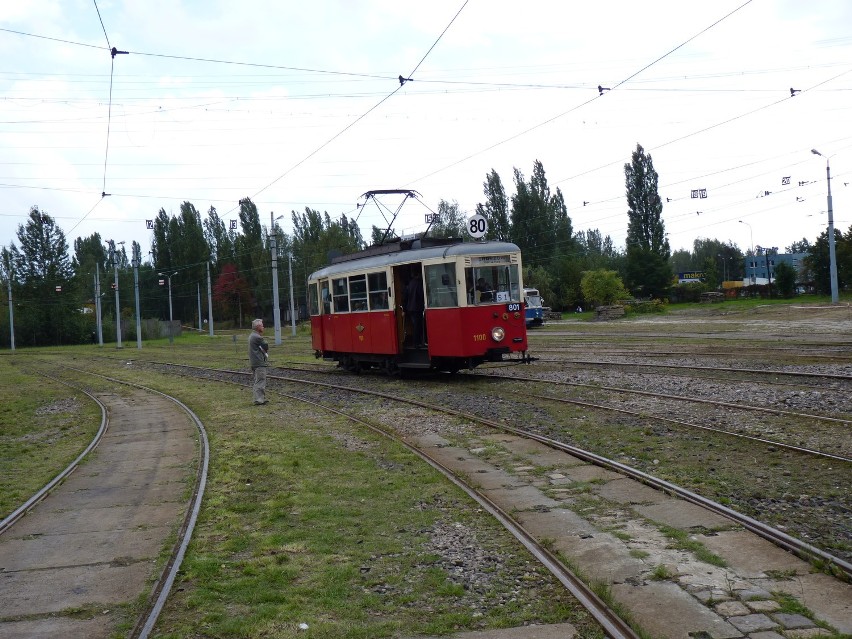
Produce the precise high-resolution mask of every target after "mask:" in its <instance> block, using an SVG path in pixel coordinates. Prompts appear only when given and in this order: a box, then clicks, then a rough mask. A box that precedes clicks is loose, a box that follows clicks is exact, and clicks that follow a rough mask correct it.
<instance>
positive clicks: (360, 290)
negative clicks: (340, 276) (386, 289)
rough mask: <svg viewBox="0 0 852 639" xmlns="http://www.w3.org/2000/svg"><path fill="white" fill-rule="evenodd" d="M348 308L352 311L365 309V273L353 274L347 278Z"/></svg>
mask: <svg viewBox="0 0 852 639" xmlns="http://www.w3.org/2000/svg"><path fill="white" fill-rule="evenodd" d="M349 308H350V309H351V310H353V311H366V310H367V276H366V275H353V276H352V277H350V278H349Z"/></svg>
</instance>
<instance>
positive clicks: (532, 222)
mask: <svg viewBox="0 0 852 639" xmlns="http://www.w3.org/2000/svg"><path fill="white" fill-rule="evenodd" d="M515 191H516V192H515V195H514V196H513V197H512V213H511V239H512V241H513V242H514V243H515V244H517V245H518V247H519V248H520V249H521V253H522V254H523V255H524V261H525V263H526V264H527V265H528V266H540V265H544V266H547V265H549V264H551V263H552V262H553V261H554V260H556V259H557V258H559V257H560V256H562V255H570V254H571V253H572V251H573V249H574V243H573V237H572V235H573V230H572V228H571V219H570V218H569V217H568V209H567V207H566V206H565V199H564V198H563V196H562V191H560V190H559V189H558V188H557V189H556V193H555V194H552V193H551V192H550V187H549V186H548V184H547V178H546V177H545V174H544V166H543V165H542V164H541V162H539V161H538V160H536V161H535V164H534V165H533V174H532V176H531V177H530V181H529V183H527V182H525V181H524V175H523V173H521V171H520V170H519V169H517V168H516V169H515Z"/></svg>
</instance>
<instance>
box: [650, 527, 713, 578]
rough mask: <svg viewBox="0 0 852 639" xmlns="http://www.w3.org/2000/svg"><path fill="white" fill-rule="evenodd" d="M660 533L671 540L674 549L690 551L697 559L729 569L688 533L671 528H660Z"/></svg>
mask: <svg viewBox="0 0 852 639" xmlns="http://www.w3.org/2000/svg"><path fill="white" fill-rule="evenodd" d="M660 532H661V533H662V534H664V535H665V536H666V537H667V538H668V539H670V540H671V542H672V547H673V548H676V549H678V550H686V551H689V552H691V553H692V554H693V555H695V558H696V559H698V560H699V561H703V562H704V563H707V564H710V565H711V566H718V567H719V568H725V567H727V565H728V564H727V562H726V561H725V560H724V559H722V558H721V557H719V556H718V555H716V554H714V553H712V552H710V551H709V550H708V549H707V547H706V546H705V545H704V544H702V543H701V542H699V541H695V540H694V539H691V538H690V534H689V533H688V532H686V531H684V530H680V529H679V528H672V527H671V526H660Z"/></svg>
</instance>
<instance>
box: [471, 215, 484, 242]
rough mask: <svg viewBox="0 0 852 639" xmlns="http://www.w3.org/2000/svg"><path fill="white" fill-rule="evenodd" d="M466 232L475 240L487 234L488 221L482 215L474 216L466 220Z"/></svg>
mask: <svg viewBox="0 0 852 639" xmlns="http://www.w3.org/2000/svg"><path fill="white" fill-rule="evenodd" d="M467 232H468V233H469V234H470V236H471V237H473V238H476V239H477V240H478V239H480V238H482V237H485V234H486V233H487V232H488V220H486V219H485V216H483V215H474V216H472V217H469V218H468V220H467Z"/></svg>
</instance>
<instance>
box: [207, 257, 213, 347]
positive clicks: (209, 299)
mask: <svg viewBox="0 0 852 639" xmlns="http://www.w3.org/2000/svg"><path fill="white" fill-rule="evenodd" d="M211 290H212V289H211V285H210V262H207V324H208V330H209V331H210V337H213V295H212V292H211Z"/></svg>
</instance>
